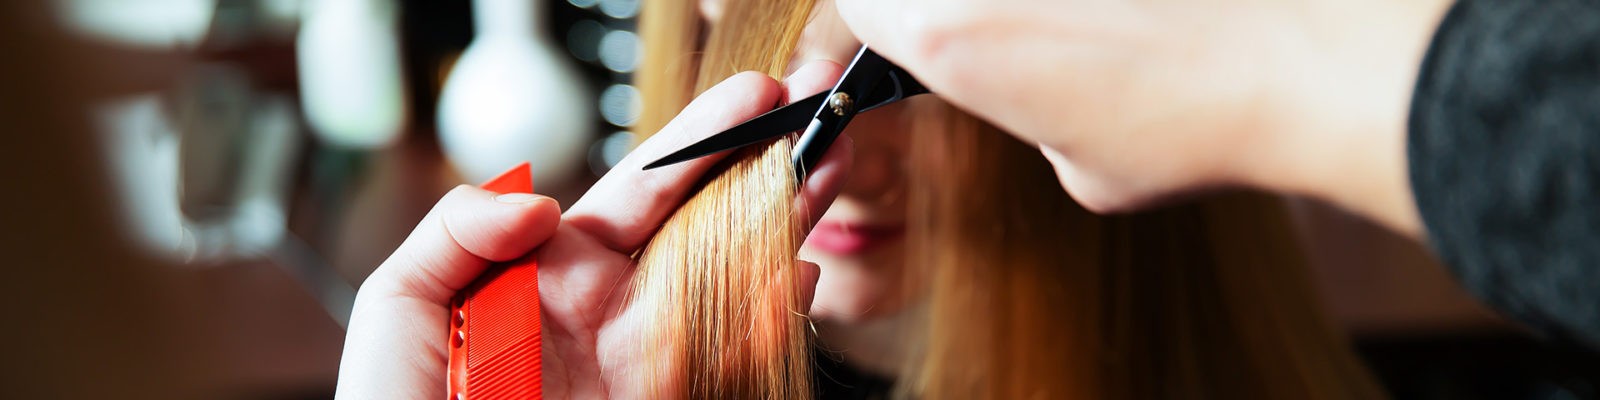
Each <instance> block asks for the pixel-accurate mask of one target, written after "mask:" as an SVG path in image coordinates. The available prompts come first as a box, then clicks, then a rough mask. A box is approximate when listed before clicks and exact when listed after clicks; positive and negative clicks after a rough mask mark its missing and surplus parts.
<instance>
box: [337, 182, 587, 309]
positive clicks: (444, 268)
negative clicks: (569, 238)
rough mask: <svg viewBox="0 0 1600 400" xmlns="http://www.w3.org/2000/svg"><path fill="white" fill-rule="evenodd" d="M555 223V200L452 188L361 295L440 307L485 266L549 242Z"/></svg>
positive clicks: (557, 217) (364, 285) (557, 219)
mask: <svg viewBox="0 0 1600 400" xmlns="http://www.w3.org/2000/svg"><path fill="white" fill-rule="evenodd" d="M560 220H561V206H560V205H559V204H557V202H556V200H555V199H551V198H549V197H545V196H540V195H534V194H527V193H509V194H498V193H494V192H490V191H487V190H483V189H479V188H475V187H472V186H466V185H462V186H457V187H456V188H455V189H452V190H450V192H449V193H446V194H445V195H444V198H441V199H439V203H438V204H435V205H434V206H433V210H431V211H429V212H428V215H427V216H426V217H423V218H422V222H420V223H418V224H417V228H416V229H415V230H413V231H411V236H408V237H406V240H405V242H403V243H401V244H400V247H399V248H397V249H395V251H394V254H392V255H390V256H389V259H388V260H385V261H384V262H383V265H380V266H378V269H377V270H375V271H373V272H372V275H371V276H369V277H367V281H366V282H364V283H362V290H363V291H377V292H381V294H389V295H398V296H404V297H415V298H418V299H422V300H424V301H427V302H429V303H433V304H446V303H447V302H449V299H450V296H452V295H454V294H455V293H456V292H457V291H459V290H461V288H463V287H466V286H467V284H469V283H471V282H472V280H473V279H477V277H478V275H480V274H482V273H483V270H484V269H485V268H488V266H489V264H490V263H491V262H499V261H510V260H513V259H516V258H517V257H521V256H522V255H524V254H527V253H528V251H530V250H532V249H533V248H534V247H536V246H538V245H539V244H541V243H544V241H545V240H546V239H549V238H550V235H552V234H554V233H555V230H556V225H557V224H558V223H559V222H560Z"/></svg>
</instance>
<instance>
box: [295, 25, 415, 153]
mask: <svg viewBox="0 0 1600 400" xmlns="http://www.w3.org/2000/svg"><path fill="white" fill-rule="evenodd" d="M395 7H396V6H395V2H394V0H320V1H314V2H310V3H307V4H306V9H305V10H304V12H305V14H304V20H303V21H302V22H301V26H300V36H299V38H298V42H297V43H296V50H297V57H298V58H299V70H300V95H301V102H302V103H301V104H302V106H303V108H304V110H305V117H306V121H307V122H308V123H310V125H311V128H312V130H313V131H314V132H316V133H317V135H318V136H319V137H320V138H321V139H322V140H323V141H324V142H326V143H328V144H331V145H334V146H338V147H345V148H356V149H370V148H376V147H382V146H384V145H387V144H389V143H390V142H392V141H394V138H395V137H396V136H398V135H399V134H400V131H401V129H403V124H404V123H405V117H406V97H405V88H404V83H403V81H402V79H401V71H400V49H399V37H398V27H397V24H398V22H397V18H398V11H397V10H396V8H395Z"/></svg>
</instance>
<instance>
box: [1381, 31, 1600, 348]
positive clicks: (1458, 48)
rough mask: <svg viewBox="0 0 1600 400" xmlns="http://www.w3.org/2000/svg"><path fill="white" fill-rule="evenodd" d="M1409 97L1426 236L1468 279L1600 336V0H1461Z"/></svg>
mask: <svg viewBox="0 0 1600 400" xmlns="http://www.w3.org/2000/svg"><path fill="white" fill-rule="evenodd" d="M1433 40H1434V41H1433V44H1432V45H1431V46H1430V48H1429V50H1428V55H1427V57H1426V59H1425V60H1424V62H1423V66H1422V70H1421V74H1420V75H1419V78H1418V81H1417V87H1416V92H1415V93H1414V97H1413V99H1412V106H1411V107H1412V108H1411V116H1410V126H1409V131H1410V133H1409V135H1410V136H1409V144H1408V146H1407V147H1408V148H1407V152H1408V154H1407V157H1408V158H1409V163H1410V169H1411V185H1412V191H1413V192H1414V193H1415V194H1416V201H1417V208H1418V210H1419V211H1420V212H1421V215H1422V221H1423V224H1424V225H1425V227H1426V228H1427V231H1428V241H1429V244H1430V245H1431V246H1432V247H1433V249H1434V251H1435V252H1436V253H1437V254H1438V255H1439V256H1440V257H1441V258H1442V260H1443V261H1444V262H1445V263H1446V264H1448V265H1449V266H1450V268H1451V269H1452V270H1454V272H1455V274H1456V276H1457V277H1458V278H1459V279H1460V281H1461V283H1462V284H1463V285H1465V286H1466V287H1467V288H1468V289H1469V290H1471V291H1472V292H1474V293H1475V294H1477V295H1478V297H1479V298H1481V299H1483V300H1484V301H1486V302H1487V303H1488V304H1489V305H1491V306H1493V307H1495V308H1497V309H1498V310H1500V311H1501V312H1502V313H1504V314H1505V315H1507V316H1510V317H1512V318H1515V319H1517V320H1520V321H1522V322H1523V323H1526V324H1527V325H1528V326H1530V327H1532V328H1533V329H1535V330H1537V331H1538V332H1540V333H1541V334H1544V335H1546V336H1548V337H1550V338H1552V339H1556V340H1561V341H1570V342H1575V343H1579V344H1583V345H1586V346H1589V347H1592V348H1600V0H1461V1H1460V2H1459V3H1457V4H1456V5H1455V6H1454V8H1453V9H1452V10H1451V11H1450V13H1449V14H1448V15H1447V16H1446V17H1445V19H1444V22H1443V23H1442V24H1441V25H1440V27H1439V30H1438V32H1437V33H1436V34H1435V36H1434V39H1433Z"/></svg>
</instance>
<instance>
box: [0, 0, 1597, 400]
mask: <svg viewBox="0 0 1600 400" xmlns="http://www.w3.org/2000/svg"><path fill="white" fill-rule="evenodd" d="M641 1H643V0H470V1H466V0H463V1H439V0H55V1H34V0H8V1H6V2H4V3H3V4H0V11H3V12H4V14H3V15H4V22H3V23H0V33H3V34H0V46H3V49H4V50H5V51H4V53H0V54H4V55H5V56H4V57H5V61H3V62H0V81H3V86H0V123H4V124H5V125H4V126H5V127H6V130H7V134H6V135H5V136H4V140H5V144H4V145H0V148H4V153H3V157H0V162H3V164H0V166H3V168H0V171H4V172H3V173H0V176H4V177H5V180H4V182H5V183H6V186H5V188H4V189H0V190H3V191H4V192H5V193H7V194H6V195H5V196H0V199H3V200H0V210H4V211H3V214H0V215H4V216H5V217H4V219H3V221H4V224H5V228H6V229H4V230H3V232H4V235H5V237H4V238H3V240H0V246H4V247H3V249H4V253H3V254H5V255H6V256H7V257H8V258H9V259H8V261H7V262H6V263H5V265H6V269H5V271H6V276H5V277H3V278H0V282H4V283H3V285H4V286H0V293H4V295H5V296H7V297H8V298H7V300H9V301H6V302H4V303H5V304H6V305H7V309H8V310H10V311H12V312H11V313H9V314H8V317H10V318H7V321H8V322H7V325H6V328H7V329H5V330H4V331H5V332H6V333H4V334H3V336H0V340H5V341H6V342H8V343H9V344H10V345H11V346H12V347H13V348H14V349H15V353H14V354H18V355H19V356H20V357H18V358H16V359H14V360H12V362H9V363H7V367H6V368H8V369H9V370H7V371H4V372H5V373H0V376H4V377H3V378H0V379H3V380H4V382H6V383H7V385H6V388H7V389H5V390H0V393H11V395H5V396H0V397H6V398H12V397H13V396H15V398H40V397H42V398H224V399H235V398H237V399H319V398H330V397H332V393H333V390H334V382H335V378H336V374H337V368H338V359H339V352H340V349H341V347H342V341H343V334H344V330H343V328H344V324H345V322H346V321H347V320H348V317H349V312H350V305H351V301H352V300H353V296H354V293H355V288H357V287H359V285H360V283H361V281H362V280H363V279H364V278H365V277H366V276H367V274H368V273H370V272H371V271H372V269H373V268H375V267H376V266H377V265H378V264H379V263H380V262H381V261H382V260H383V259H384V258H385V257H386V256H387V255H388V253H389V252H390V251H392V250H393V249H394V247H395V246H396V245H398V244H399V243H400V241H401V240H402V239H404V238H405V236H406V235H407V234H408V233H409V232H410V230H411V228H412V226H414V225H415V224H416V222H417V221H418V220H420V219H421V218H422V216H423V215H424V214H425V213H426V212H427V211H428V209H429V207H431V205H432V204H433V202H434V201H435V200H436V199H438V198H439V196H441V195H442V194H444V192H446V191H448V190H449V189H450V188H451V187H453V186H455V185H458V184H463V183H477V182H481V181H483V180H485V179H487V178H488V177H491V176H493V175H495V174H497V173H498V172H500V171H502V170H505V169H507V168H510V167H512V166H513V165H515V164H516V163H518V162H522V161H529V162H531V163H532V166H533V171H534V176H535V184H536V187H538V189H539V191H540V192H541V193H545V194H548V195H551V196H553V197H556V198H558V199H560V200H562V202H563V204H570V203H571V202H572V201H573V200H575V199H576V198H577V196H579V195H581V194H582V193H583V191H584V190H585V188H586V187H587V186H588V185H589V184H590V183H592V182H593V181H594V180H595V179H597V177H598V176H600V175H602V174H604V173H605V172H606V171H607V170H608V169H609V168H610V166H611V165H613V164H615V163H616V161H618V160H619V159H620V158H621V157H622V156H623V155H625V154H626V153H627V152H628V151H629V150H630V149H631V147H632V145H633V143H634V138H633V136H632V135H631V134H630V133H628V128H629V125H630V124H631V123H632V121H633V119H634V118H635V117H636V116H637V115H638V112H639V100H638V98H637V92H636V91H635V90H634V88H633V87H632V86H630V85H629V81H630V77H631V73H632V72H633V71H634V70H635V68H639V67H640V66H639V65H638V60H639V59H640V57H639V49H640V45H639V39H638V36H637V35H636V34H635V32H634V31H635V24H634V17H635V16H636V15H637V13H638V10H639V7H640V2H641ZM656 1H667V0H656ZM673 1H678V0H673ZM1296 212H1297V214H1298V215H1297V216H1298V218H1299V223H1300V225H1301V228H1302V229H1301V234H1302V236H1304V238H1305V239H1307V243H1308V247H1310V250H1311V251H1310V254H1311V255H1312V256H1313V257H1315V258H1316V259H1315V262H1314V264H1315V265H1316V266H1317V268H1318V270H1317V278H1318V279H1319V285H1320V289H1321V291H1322V295H1323V297H1324V299H1325V303H1326V304H1327V305H1328V307H1329V308H1330V310H1331V311H1332V313H1333V315H1335V316H1336V317H1337V318H1338V319H1339V322H1340V323H1342V324H1343V326H1344V327H1346V328H1347V329H1348V331H1349V332H1350V333H1351V334H1352V337H1353V338H1355V340H1356V343H1357V345H1358V348H1359V349H1360V350H1361V352H1362V353H1363V354H1362V355H1363V356H1364V357H1366V359H1367V360H1368V362H1369V365H1371V367H1372V368H1373V370H1374V371H1375V372H1377V373H1378V374H1379V376H1380V378H1381V379H1382V380H1383V381H1384V382H1385V383H1386V384H1387V385H1389V387H1390V390H1391V391H1392V392H1393V393H1394V394H1395V395H1396V397H1397V398H1408V399H1460V398H1521V397H1523V396H1525V395H1527V394H1528V393H1535V394H1548V395H1551V396H1554V397H1550V398H1585V397H1589V396H1594V394H1595V393H1597V392H1600V390H1597V388H1596V387H1595V386H1594V385H1595V384H1596V382H1600V367H1596V365H1597V362H1596V360H1597V358H1596V356H1595V355H1594V354H1593V353H1590V352H1588V351H1586V350H1580V349H1574V348H1565V347H1560V346H1558V345H1553V344H1548V343H1543V342H1539V341H1536V340H1533V339H1530V338H1529V337H1527V336H1525V334H1524V333H1523V332H1521V331H1520V330H1518V329H1517V328H1515V327H1514V326H1512V325H1510V324H1507V323H1505V322H1503V321H1502V320H1500V319H1499V318H1498V317H1496V316H1495V315H1494V314H1493V313H1492V312H1491V311H1489V310H1487V309H1485V308H1483V307H1481V306H1480V305H1478V304H1477V303H1476V302H1475V301H1474V300H1472V299H1471V298H1470V297H1469V296H1467V295H1466V294H1465V293H1464V292H1462V291H1461V290H1460V289H1459V288H1458V287H1456V286H1455V284H1454V283H1453V282H1452V281H1451V280H1450V277H1449V276H1448V274H1447V273H1446V272H1445V271H1444V270H1443V269H1442V268H1440V267H1439V266H1438V265H1435V264H1433V263H1432V262H1431V261H1430V260H1429V259H1428V256H1427V253H1426V252H1425V250H1424V249H1423V248H1421V247H1420V246H1418V245H1416V244H1414V243H1410V242H1408V241H1405V240H1403V239H1400V238H1398V237H1395V236H1393V235H1390V234H1388V233H1386V232H1384V231H1382V230H1381V229H1379V228H1377V227H1374V226H1372V225H1369V224H1366V223H1364V222H1361V221H1359V220H1356V219H1354V218H1351V217H1349V216H1347V215H1345V214H1343V213H1341V212H1338V211H1335V210H1333V209H1331V208H1329V207H1326V206H1323V205H1319V204H1316V203H1313V202H1309V201H1297V202H1296Z"/></svg>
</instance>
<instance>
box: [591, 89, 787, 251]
mask: <svg viewBox="0 0 1600 400" xmlns="http://www.w3.org/2000/svg"><path fill="white" fill-rule="evenodd" d="M781 95H782V90H781V88H780V87H779V85H778V82H777V81H774V80H773V79H772V78H770V77H767V76H766V75H762V74H760V73H756V72H744V73H740V74H738V75H734V76H732V77H730V78H728V79H727V80H724V81H722V83H719V84H717V86H715V87H712V88H711V89H710V90H707V91H706V92H705V93H704V94H701V95H700V97H698V98H696V99H694V101H693V102H690V103H689V105H688V106H687V107H684V109H683V112H682V113H680V114H678V117H677V118H675V119H673V120H672V122H670V123H668V124H667V126H666V127H664V128H662V129H661V131H660V132H658V133H656V134H655V135H654V136H652V137H651V138H650V139H649V140H646V141H645V142H644V143H642V144H640V145H639V148H638V149H635V150H634V151H633V153H631V154H629V155H628V156H627V157H625V158H623V159H622V161H621V162H619V163H618V164H617V166H616V167H615V168H612V169H611V172H610V173H607V174H606V176H604V177H602V178H600V181H599V182H596V183H595V185H594V186H593V187H591V188H590V189H589V192H588V193H587V194H585V195H584V196H583V198H582V199H580V200H578V202H577V203H576V204H573V205H572V208H571V209H569V210H568V211H567V214H566V221H567V222H566V223H568V224H572V225H573V226H574V227H577V228H578V229H580V230H583V231H584V232H587V233H589V234H590V235H593V236H594V237H595V238H596V239H599V240H600V241H601V242H603V243H605V244H606V245H607V247H610V248H611V249H613V250H616V251H618V252H622V253H629V252H632V251H633V250H634V249H636V248H638V247H639V246H640V245H641V244H643V243H644V242H645V240H648V239H649V238H650V236H651V235H653V234H654V233H655V231H656V229H657V228H659V227H660V226H661V223H662V221H664V220H665V219H666V217H667V216H668V215H670V214H671V213H672V211H673V210H676V209H677V208H678V206H679V205H681V204H682V203H683V201H684V197H685V196H686V195H687V194H688V191H689V188H690V187H691V186H693V185H694V183H695V182H696V181H697V180H699V179H700V176H701V175H704V174H705V172H706V169H708V168H710V167H711V166H712V165H713V164H715V163H716V162H717V160H719V159H721V158H722V157H724V156H726V153H727V152H722V153H718V154H714V155H711V156H707V157H701V158H699V159H695V160H690V161H685V162H682V163H678V164H675V165H670V166H666V167H661V168H656V169H652V170H649V171H644V170H642V168H643V166H644V165H645V164H646V163H649V162H651V161H655V160H656V159H659V158H661V157H662V156H665V155H667V154H668V153H671V152H673V151H677V150H678V149H681V148H683V147H684V146H687V145H689V144H690V143H694V142H695V141H698V140H700V139H703V138H705V137H708V136H711V135H714V134H716V133H718V132H721V131H723V130H725V129H728V128H730V127H733V126H734V125H737V124H739V123H740V122H744V121H745V120H748V119H750V118H754V117H755V116H757V115H760V114H761V113H763V112H766V111H769V110H771V109H772V107H773V106H774V105H775V104H777V102H778V100H779V99H780V98H781V97H782V96H781Z"/></svg>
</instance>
